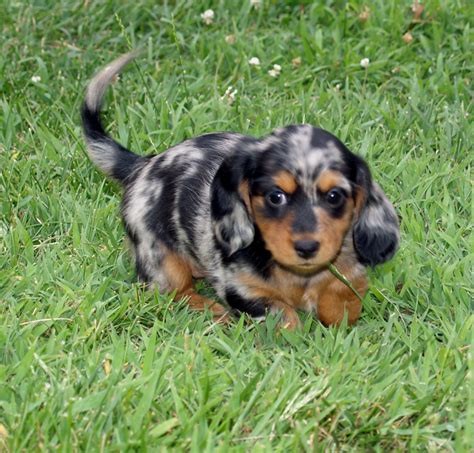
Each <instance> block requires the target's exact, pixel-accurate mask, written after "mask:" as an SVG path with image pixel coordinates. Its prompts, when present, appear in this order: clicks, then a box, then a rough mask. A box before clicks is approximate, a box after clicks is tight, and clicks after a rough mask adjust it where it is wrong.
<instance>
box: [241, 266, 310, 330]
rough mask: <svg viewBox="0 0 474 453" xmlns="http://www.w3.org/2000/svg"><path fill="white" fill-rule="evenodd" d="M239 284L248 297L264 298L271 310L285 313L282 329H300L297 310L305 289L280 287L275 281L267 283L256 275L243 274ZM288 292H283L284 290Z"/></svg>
mask: <svg viewBox="0 0 474 453" xmlns="http://www.w3.org/2000/svg"><path fill="white" fill-rule="evenodd" d="M237 280H238V282H239V283H240V284H241V285H243V286H245V288H246V292H247V294H248V297H250V298H251V299H260V298H264V299H266V300H267V306H268V307H269V308H273V309H277V310H280V311H281V312H282V313H283V320H282V327H284V328H285V329H290V330H292V329H295V328H297V327H299V325H300V320H299V317H298V314H297V313H296V310H295V308H299V305H300V303H301V300H302V296H303V293H304V288H301V287H300V288H298V287H296V286H295V287H292V286H279V285H278V284H275V282H274V281H268V282H267V281H265V280H263V279H261V278H259V277H257V276H255V275H250V274H241V275H239V276H238V277H237ZM283 287H284V288H285V289H286V291H282V288H283Z"/></svg>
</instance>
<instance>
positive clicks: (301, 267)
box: [278, 263, 324, 277]
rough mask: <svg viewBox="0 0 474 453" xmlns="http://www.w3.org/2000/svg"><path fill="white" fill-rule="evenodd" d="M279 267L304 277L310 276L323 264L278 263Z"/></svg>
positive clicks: (318, 270)
mask: <svg viewBox="0 0 474 453" xmlns="http://www.w3.org/2000/svg"><path fill="white" fill-rule="evenodd" d="M278 265H279V266H280V267H282V268H283V269H285V270H287V271H289V272H291V273H292V274H296V275H301V276H304V277H311V276H313V275H315V274H317V273H318V272H320V271H321V269H322V268H323V267H324V265H323V264H321V263H319V264H315V263H298V264H283V263H278Z"/></svg>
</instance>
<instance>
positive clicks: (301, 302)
mask: <svg viewBox="0 0 474 453" xmlns="http://www.w3.org/2000/svg"><path fill="white" fill-rule="evenodd" d="M330 278H331V274H330V273H329V272H328V271H322V272H321V273H320V274H318V275H316V276H314V277H311V278H305V277H300V276H297V275H292V274H290V273H288V272H285V271H282V270H281V269H275V271H274V272H273V273H272V276H271V279H270V282H271V284H272V286H273V287H274V289H275V294H276V295H279V297H281V298H282V299H284V300H285V302H286V303H288V304H290V305H291V306H292V307H294V308H295V309H300V310H306V311H312V310H314V308H315V306H316V304H317V301H318V299H319V295H320V293H321V292H322V291H323V289H324V288H325V287H326V286H327V284H328V282H329V280H330Z"/></svg>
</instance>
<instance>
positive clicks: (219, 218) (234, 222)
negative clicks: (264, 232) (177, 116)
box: [211, 150, 255, 256]
mask: <svg viewBox="0 0 474 453" xmlns="http://www.w3.org/2000/svg"><path fill="white" fill-rule="evenodd" d="M254 164H255V155H252V154H251V153H249V152H246V151H242V150H236V151H235V152H234V153H232V154H231V155H230V156H228V157H227V158H226V159H225V160H224V162H223V163H222V164H221V166H220V168H219V170H218V171H217V174H216V176H215V178H214V181H213V182H212V186H211V218H212V223H213V228H214V234H215V237H216V239H217V242H218V243H219V244H220V245H221V246H222V247H223V249H224V250H225V252H226V254H227V256H230V255H232V254H233V253H235V252H237V251H238V250H240V249H243V248H245V247H247V246H248V245H250V244H251V243H252V241H253V239H254V236H255V228H254V224H253V220H252V218H251V215H250V213H249V210H248V209H247V206H246V203H245V197H246V196H247V194H244V193H242V189H244V190H248V185H247V184H244V182H245V181H246V180H248V178H249V177H250V175H251V173H252V171H253V168H254Z"/></svg>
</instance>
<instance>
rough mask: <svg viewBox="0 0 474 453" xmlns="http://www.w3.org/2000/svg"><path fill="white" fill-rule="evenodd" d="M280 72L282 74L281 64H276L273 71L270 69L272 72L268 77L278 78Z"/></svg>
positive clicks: (269, 72)
mask: <svg viewBox="0 0 474 453" xmlns="http://www.w3.org/2000/svg"><path fill="white" fill-rule="evenodd" d="M280 72H281V66H280V65H279V64H274V65H273V69H270V71H268V75H269V76H270V77H275V78H276V77H278V76H279V75H280Z"/></svg>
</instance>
